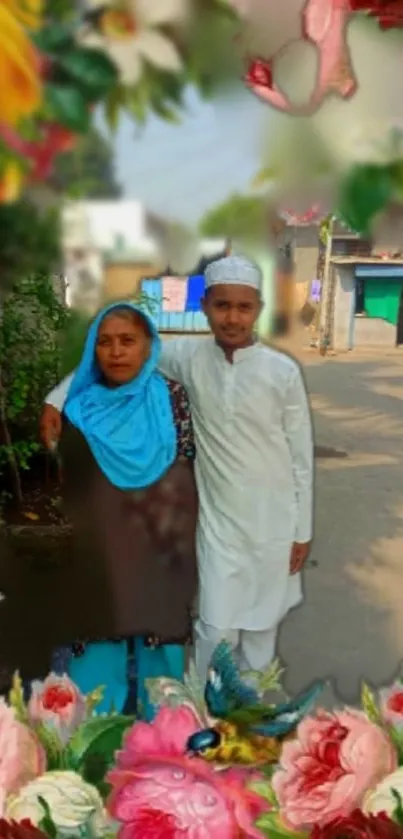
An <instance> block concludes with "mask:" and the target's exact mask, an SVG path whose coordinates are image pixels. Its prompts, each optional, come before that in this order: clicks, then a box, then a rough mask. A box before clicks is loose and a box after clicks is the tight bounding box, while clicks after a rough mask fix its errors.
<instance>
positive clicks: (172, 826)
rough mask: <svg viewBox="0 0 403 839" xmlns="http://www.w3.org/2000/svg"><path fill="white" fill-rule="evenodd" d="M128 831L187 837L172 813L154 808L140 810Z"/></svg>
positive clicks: (144, 836)
mask: <svg viewBox="0 0 403 839" xmlns="http://www.w3.org/2000/svg"><path fill="white" fill-rule="evenodd" d="M126 830H127V832H128V834H129V835H130V836H138V837H139V839H180V836H182V835H183V837H184V839H185V835H186V834H185V833H184V832H183V831H182V830H180V829H179V828H178V825H177V823H176V821H175V819H174V817H173V816H172V815H171V814H170V813H163V812H162V810H154V809H153V808H152V807H147V808H145V809H144V810H139V812H138V814H137V817H136V820H135V821H134V822H131V823H130V824H129V825H127V828H126ZM1 839H2V837H1ZM12 839H13V838H12ZM121 839H125V828H123V830H122V831H121Z"/></svg>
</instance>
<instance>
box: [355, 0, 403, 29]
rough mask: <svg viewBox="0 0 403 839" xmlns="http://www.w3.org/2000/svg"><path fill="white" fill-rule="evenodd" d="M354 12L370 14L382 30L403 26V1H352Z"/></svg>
mask: <svg viewBox="0 0 403 839" xmlns="http://www.w3.org/2000/svg"><path fill="white" fill-rule="evenodd" d="M350 3H351V11H352V12H368V14H369V15H370V17H376V18H378V21H379V25H380V26H381V28H382V29H394V28H396V27H400V26H403V0H350Z"/></svg>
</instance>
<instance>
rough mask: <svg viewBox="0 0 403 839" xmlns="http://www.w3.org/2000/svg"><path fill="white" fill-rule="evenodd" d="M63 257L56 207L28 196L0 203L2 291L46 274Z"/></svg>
mask: <svg viewBox="0 0 403 839" xmlns="http://www.w3.org/2000/svg"><path fill="white" fill-rule="evenodd" d="M59 260H60V222H59V212H58V210H57V209H56V208H55V207H51V208H49V209H43V210H39V209H38V207H36V206H35V204H34V203H33V202H32V201H29V200H27V199H24V200H21V201H18V202H17V203H15V204H0V265H1V277H0V294H1V292H3V293H4V291H7V289H10V287H11V286H12V285H13V284H14V283H18V282H19V281H20V280H22V279H24V278H25V277H27V276H29V275H30V274H32V275H36V276H40V275H42V276H46V275H49V274H50V273H51V272H53V271H54V270H56V269H57V267H58V264H59Z"/></svg>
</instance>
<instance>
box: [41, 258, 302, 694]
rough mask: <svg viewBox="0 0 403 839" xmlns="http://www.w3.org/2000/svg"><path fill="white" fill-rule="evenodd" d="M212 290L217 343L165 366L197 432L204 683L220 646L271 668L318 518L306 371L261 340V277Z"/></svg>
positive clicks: (226, 281)
mask: <svg viewBox="0 0 403 839" xmlns="http://www.w3.org/2000/svg"><path fill="white" fill-rule="evenodd" d="M205 280H206V294H205V298H204V301H203V308H204V312H205V314H206V316H207V318H208V321H209V324H210V327H211V330H212V332H213V336H214V338H212V339H204V338H203V339H200V338H180V339H177V340H172V341H167V342H165V344H164V349H163V355H162V359H161V363H160V367H161V370H162V372H163V373H164V374H165V375H166V376H168V377H170V378H171V379H175V380H176V381H178V382H180V383H181V384H182V385H183V386H184V387H185V388H186V390H187V393H188V396H189V400H190V406H191V411H192V416H193V423H194V430H195V438H196V452H197V456H196V480H197V486H198V492H199V499H200V512H199V528H198V546H197V547H198V563H199V576H200V589H199V591H200V602H199V619H198V621H197V624H196V663H197V667H198V671H199V674H200V677H201V678H202V679H203V680H204V679H205V676H206V672H207V668H208V663H209V660H210V656H211V654H212V652H213V650H214V648H215V647H216V645H217V644H218V643H219V641H220V640H221V639H222V638H226V639H228V640H229V641H230V643H231V644H232V646H233V648H234V650H235V651H236V655H237V658H238V662H239V665H240V667H241V669H242V670H251V669H252V670H264V669H266V668H267V667H268V666H269V664H270V663H271V661H272V659H273V657H274V652H275V644H276V637H277V630H278V625H279V623H280V621H281V620H282V618H283V617H284V616H285V614H286V613H287V612H288V610H289V609H290V608H292V607H294V606H296V605H297V604H298V603H300V602H301V600H302V592H301V582H300V575H299V572H300V571H301V569H302V568H303V566H304V563H305V561H306V559H307V557H308V554H309V549H310V540H311V538H312V509H313V434H312V422H311V415H310V410H309V405H308V399H307V394H306V390H305V386H304V381H303V378H302V375H301V372H300V369H299V367H298V365H297V364H296V363H295V362H294V361H293V360H292V359H290V358H289V357H288V356H286V355H284V354H283V353H280V352H278V351H276V350H275V349H272V348H269V347H266V346H263V345H262V344H260V343H259V342H257V341H256V340H255V326H256V322H257V320H258V317H259V314H260V312H261V309H262V299H261V284H262V277H261V273H260V270H259V268H258V267H257V266H256V265H255V264H254V263H252V262H249V261H248V260H246V259H244V258H242V257H238V256H229V257H225V258H223V259H220V260H218V261H216V262H214V263H212V264H210V265H209V266H208V267H207V269H206V273H205ZM69 380H71V377H69V378H68V379H66V380H65V381H64V382H62V383H61V385H59V387H58V388H56V389H55V390H54V391H52V393H51V394H49V396H48V398H47V402H48V403H49V404H48V405H47V406H46V407H45V408H44V412H43V416H42V423H41V428H42V438H43V440H44V442H45V444H46V445H47V446H48V447H52V445H53V444H54V441H55V440H56V439H57V438H58V436H59V434H60V414H59V411H61V410H62V407H63V403H64V400H65V397H66V394H67V391H68V387H69ZM51 406H53V407H51ZM55 408H56V409H57V410H56V411H55Z"/></svg>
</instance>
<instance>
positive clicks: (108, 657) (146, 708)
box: [51, 382, 195, 721]
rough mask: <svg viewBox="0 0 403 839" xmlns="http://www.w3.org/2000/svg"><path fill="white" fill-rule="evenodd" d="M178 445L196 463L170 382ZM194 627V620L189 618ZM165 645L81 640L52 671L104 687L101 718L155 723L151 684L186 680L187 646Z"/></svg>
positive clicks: (178, 395)
mask: <svg viewBox="0 0 403 839" xmlns="http://www.w3.org/2000/svg"><path fill="white" fill-rule="evenodd" d="M168 385H169V388H170V392H171V401H172V408H173V412H174V420H175V426H176V431H177V440H178V457H182V458H183V457H185V458H187V459H188V460H194V457H195V447H194V438H193V428H192V422H191V417H190V409H189V403H188V400H187V396H186V393H185V391H184V389H183V388H182V386H181V385H179V384H177V383H174V382H168ZM189 627H190V616H189ZM189 641H190V633H189V638H188V639H184V643H183V644H164V643H163V642H161V641H160V640H159V639H158V638H155V637H149V638H142V637H135V638H132V639H128V638H122V639H119V640H113V641H112V640H108V639H105V640H100V641H97V642H91V643H86V642H85V641H77V642H76V643H74V644H72V645H71V646H68V647H59V648H58V649H56V650H55V651H54V653H53V656H52V662H51V669H52V671H53V672H54V673H56V674H58V675H63V674H65V673H67V675H68V676H69V677H70V678H71V679H72V680H73V681H74V682H75V684H76V685H77V686H78V687H79V689H80V690H81V692H82V693H83V694H87V693H90V692H91V691H93V690H95V688H97V687H100V686H103V687H104V695H103V700H102V702H101V704H100V705H99V706H98V708H97V712H98V713H108V712H110V711H111V710H112V709H113V710H114V711H116V712H118V713H122V712H124V710H125V709H126V710H128V711H129V712H132V711H135V712H136V713H137V714H138V715H139V716H141V717H142V718H143V719H145V720H147V721H150V720H151V719H152V718H153V716H154V714H155V709H154V708H153V706H152V704H151V703H150V701H149V699H148V694H147V690H146V686H145V684H146V680H147V679H155V678H159V677H162V676H165V677H168V678H171V679H176V680H179V681H181V680H183V676H184V672H185V656H186V644H187V643H188V642H189Z"/></svg>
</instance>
